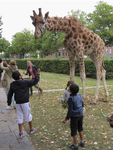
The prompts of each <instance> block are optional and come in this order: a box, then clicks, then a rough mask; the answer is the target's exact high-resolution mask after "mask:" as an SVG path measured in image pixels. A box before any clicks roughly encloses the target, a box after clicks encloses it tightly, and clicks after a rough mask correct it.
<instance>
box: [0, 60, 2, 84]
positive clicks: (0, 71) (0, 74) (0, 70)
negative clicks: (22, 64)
mask: <svg viewBox="0 0 113 150" xmlns="http://www.w3.org/2000/svg"><path fill="white" fill-rule="evenodd" d="M1 62H2V59H1V58H0V63H1ZM2 72H3V70H2V69H1V68H0V83H1V78H2Z"/></svg>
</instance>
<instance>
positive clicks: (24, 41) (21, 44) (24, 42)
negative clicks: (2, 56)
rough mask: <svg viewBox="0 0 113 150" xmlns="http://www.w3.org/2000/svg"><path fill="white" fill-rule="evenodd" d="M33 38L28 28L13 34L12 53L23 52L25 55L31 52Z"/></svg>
mask: <svg viewBox="0 0 113 150" xmlns="http://www.w3.org/2000/svg"><path fill="white" fill-rule="evenodd" d="M31 39H32V34H31V32H30V31H29V30H27V29H24V30H23V31H22V32H18V33H16V34H15V35H13V40H12V50H11V53H12V54H19V53H22V54H23V55H24V54H25V53H28V52H30V46H31V45H30V41H31Z"/></svg>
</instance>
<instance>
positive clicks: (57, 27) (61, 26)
mask: <svg viewBox="0 0 113 150" xmlns="http://www.w3.org/2000/svg"><path fill="white" fill-rule="evenodd" d="M46 26H47V30H48V31H53V32H64V33H69V32H70V31H71V30H74V31H75V32H76V30H78V26H83V25H82V24H81V23H80V22H79V21H78V20H77V19H76V18H75V17H71V18H48V19H47V23H46Z"/></svg>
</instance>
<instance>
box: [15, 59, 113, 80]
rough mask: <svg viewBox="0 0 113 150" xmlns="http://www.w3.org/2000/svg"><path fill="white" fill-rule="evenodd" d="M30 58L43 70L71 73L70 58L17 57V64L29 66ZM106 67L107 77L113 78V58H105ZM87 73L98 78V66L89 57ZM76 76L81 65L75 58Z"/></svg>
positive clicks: (21, 66) (78, 74)
mask: <svg viewBox="0 0 113 150" xmlns="http://www.w3.org/2000/svg"><path fill="white" fill-rule="evenodd" d="M28 60H30V61H31V62H32V64H34V65H36V66H37V67H38V68H39V67H40V68H41V71H44V72H51V73H58V74H67V75H69V74H70V66H69V60H68V59H56V58H55V59H30V58H28V59H21V60H20V59H17V60H16V62H17V65H18V68H19V69H26V68H27V61H28ZM104 67H105V69H106V79H111V78H113V59H105V60H104ZM85 73H86V77H90V78H96V68H95V65H94V64H93V63H92V61H91V60H90V59H88V58H86V59H85ZM75 76H80V71H79V65H78V62H77V60H76V59H75Z"/></svg>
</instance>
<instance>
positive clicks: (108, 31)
mask: <svg viewBox="0 0 113 150" xmlns="http://www.w3.org/2000/svg"><path fill="white" fill-rule="evenodd" d="M112 18H113V6H111V5H108V4H107V3H105V2H102V1H100V2H99V3H98V5H96V6H95V11H93V13H90V14H88V21H89V22H90V24H89V25H88V28H89V29H90V30H93V31H94V32H95V33H96V34H98V35H99V36H100V37H101V38H102V39H103V41H104V42H105V44H106V45H108V44H111V43H113V19H112Z"/></svg>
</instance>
